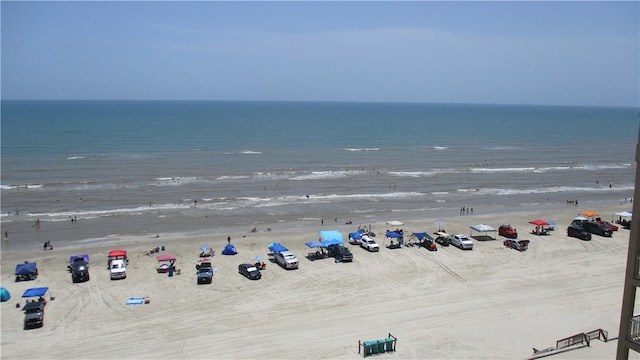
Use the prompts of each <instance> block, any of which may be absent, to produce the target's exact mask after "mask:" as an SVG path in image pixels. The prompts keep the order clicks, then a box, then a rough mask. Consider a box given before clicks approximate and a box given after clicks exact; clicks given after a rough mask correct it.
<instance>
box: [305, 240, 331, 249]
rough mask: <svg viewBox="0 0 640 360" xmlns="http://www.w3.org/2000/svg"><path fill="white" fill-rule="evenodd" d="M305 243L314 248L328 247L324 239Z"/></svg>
mask: <svg viewBox="0 0 640 360" xmlns="http://www.w3.org/2000/svg"><path fill="white" fill-rule="evenodd" d="M305 245H307V247H309V248H311V249H313V248H325V247H327V244H325V243H324V242H322V241H307V242H306V243H305Z"/></svg>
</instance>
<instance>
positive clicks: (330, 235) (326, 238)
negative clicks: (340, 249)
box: [318, 230, 344, 245]
mask: <svg viewBox="0 0 640 360" xmlns="http://www.w3.org/2000/svg"><path fill="white" fill-rule="evenodd" d="M318 236H320V240H321V241H322V242H323V243H325V244H327V245H330V244H344V239H343V238H342V234H341V233H340V231H338V230H326V231H319V232H318Z"/></svg>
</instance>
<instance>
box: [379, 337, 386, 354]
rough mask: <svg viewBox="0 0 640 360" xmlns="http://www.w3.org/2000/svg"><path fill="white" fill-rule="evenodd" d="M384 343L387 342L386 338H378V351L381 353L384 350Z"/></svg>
mask: <svg viewBox="0 0 640 360" xmlns="http://www.w3.org/2000/svg"><path fill="white" fill-rule="evenodd" d="M384 344H385V341H384V340H378V352H380V353H383V352H384Z"/></svg>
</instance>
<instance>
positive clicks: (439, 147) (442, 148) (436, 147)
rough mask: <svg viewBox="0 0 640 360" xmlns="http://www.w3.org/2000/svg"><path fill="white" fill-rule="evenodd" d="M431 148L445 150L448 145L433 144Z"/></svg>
mask: <svg viewBox="0 0 640 360" xmlns="http://www.w3.org/2000/svg"><path fill="white" fill-rule="evenodd" d="M433 148H434V149H435V150H447V149H448V148H449V147H448V146H434V147H433Z"/></svg>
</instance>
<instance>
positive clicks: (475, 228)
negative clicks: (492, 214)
mask: <svg viewBox="0 0 640 360" xmlns="http://www.w3.org/2000/svg"><path fill="white" fill-rule="evenodd" d="M471 230H472V231H471V235H472V237H473V231H477V232H479V233H480V235H482V233H485V236H487V237H489V238H491V239H494V240H495V237H491V236H490V235H489V234H488V233H490V232H496V229H494V228H493V227H491V226H489V225H487V224H478V225H474V226H471Z"/></svg>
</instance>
